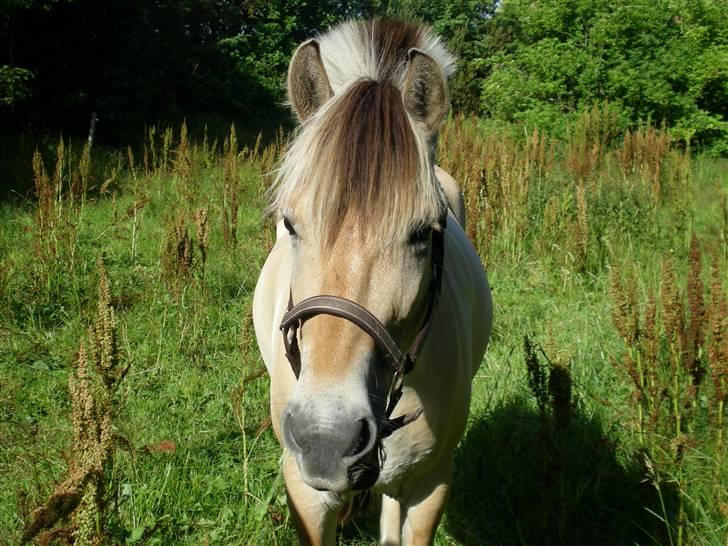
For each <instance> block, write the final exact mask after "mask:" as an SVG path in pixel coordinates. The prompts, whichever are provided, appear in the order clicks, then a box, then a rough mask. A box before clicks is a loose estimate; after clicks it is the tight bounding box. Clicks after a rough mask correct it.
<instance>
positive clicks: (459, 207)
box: [435, 165, 465, 229]
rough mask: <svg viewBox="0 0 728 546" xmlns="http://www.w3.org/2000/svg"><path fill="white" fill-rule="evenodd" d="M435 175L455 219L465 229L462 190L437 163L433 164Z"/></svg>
mask: <svg viewBox="0 0 728 546" xmlns="http://www.w3.org/2000/svg"><path fill="white" fill-rule="evenodd" d="M435 177H436V178H437V180H438V181H439V182H440V186H442V191H443V192H444V193H445V197H446V198H447V204H448V206H449V207H450V210H451V211H452V213H453V214H454V215H455V219H456V220H457V221H458V224H460V225H461V226H462V228H463V229H465V199H464V198H463V192H462V191H460V185H459V184H458V183H457V181H456V180H455V179H454V178H453V177H452V176H450V174H449V173H447V172H445V171H444V170H443V169H441V168H440V167H438V166H437V165H435Z"/></svg>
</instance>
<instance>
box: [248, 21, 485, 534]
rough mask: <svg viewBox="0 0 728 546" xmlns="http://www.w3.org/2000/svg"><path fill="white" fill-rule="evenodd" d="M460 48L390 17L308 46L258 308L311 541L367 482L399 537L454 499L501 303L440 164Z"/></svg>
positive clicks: (300, 525) (300, 523)
mask: <svg viewBox="0 0 728 546" xmlns="http://www.w3.org/2000/svg"><path fill="white" fill-rule="evenodd" d="M453 64H454V61H453V58H452V57H451V56H450V54H449V53H448V52H447V51H446V49H445V48H444V47H443V45H442V44H441V42H440V41H439V39H438V38H437V37H436V36H435V35H433V34H432V32H431V31H430V30H429V29H428V28H426V27H422V26H418V25H413V24H409V23H404V22H400V21H392V20H386V19H374V20H372V21H367V22H347V23H344V24H341V25H339V26H337V27H335V28H334V29H332V30H330V31H329V32H327V33H325V34H323V35H320V36H318V37H317V38H316V39H314V40H309V41H307V42H305V43H303V44H302V45H301V46H300V47H299V48H298V49H297V51H296V52H295V54H294V56H293V59H292V60H291V64H290V68H289V73H288V82H287V83H288V95H289V99H290V102H291V105H292V107H293V110H294V111H295V113H296V114H297V116H298V118H299V120H300V121H301V126H300V127H299V130H298V132H297V133H296V135H295V136H294V138H293V139H292V140H291V142H290V144H289V146H288V149H287V151H286V153H285V155H284V157H283V160H282V163H281V167H280V169H279V171H278V176H277V179H276V181H275V183H274V186H273V190H272V205H271V207H272V210H273V211H274V212H275V214H276V215H277V217H278V220H279V221H278V224H277V241H276V243H275V246H274V248H273V250H272V251H271V253H270V255H269V256H268V258H267V261H266V262H265V265H264V267H263V270H262V272H261V274H260V278H259V280H258V284H257V287H256V290H255V297H254V302H253V318H254V324H255V331H256V336H257V340H258V344H259V346H260V351H261V354H262V357H263V360H264V361H265V365H266V367H267V369H268V372H269V373H270V378H271V391H270V409H271V417H272V421H273V429H274V431H275V434H276V436H277V438H278V441H279V442H280V443H281V446H282V447H283V451H284V454H283V474H284V478H285V484H286V491H287V495H288V503H289V507H290V510H291V514H292V516H293V520H294V522H295V525H296V529H297V532H298V536H299V538H300V540H301V542H302V543H304V544H333V543H334V542H335V539H336V525H337V520H338V516H339V513H340V512H341V511H342V509H343V508H344V507H345V506H346V505H347V503H348V501H349V500H350V499H351V497H352V496H353V495H354V494H355V493H356V492H357V491H361V490H365V489H371V490H372V491H373V492H375V493H380V494H382V512H381V518H380V534H381V542H382V544H388V545H398V544H401V543H404V544H410V545H417V546H420V545H423V544H430V543H431V542H432V540H433V537H434V534H435V531H436V528H437V525H438V522H439V520H440V517H441V515H442V511H443V506H444V502H445V499H446V496H447V493H448V487H449V484H450V481H451V474H452V471H453V468H452V467H453V450H454V448H455V447H456V445H457V443H458V441H459V440H460V438H461V437H462V435H463V432H464V429H465V425H466V421H467V416H468V411H469V407H470V391H471V381H472V379H473V376H474V375H475V372H476V370H477V369H478V366H479V365H480V362H481V360H482V358H483V354H484V352H485V348H486V345H487V343H488V339H489V336H490V330H491V321H492V310H491V308H492V304H491V295H490V289H489V287H488V283H487V280H486V276H485V272H484V271H483V267H482V265H481V262H480V259H479V258H478V255H477V254H476V252H475V250H474V248H473V246H472V245H471V243H470V242H469V241H468V239H467V237H466V236H465V234H464V232H463V229H462V227H461V224H462V223H464V217H463V216H464V213H463V206H462V198H461V196H460V193H459V190H458V188H457V185H456V184H455V182H454V181H453V180H452V179H451V178H449V176H447V175H446V174H445V173H443V172H442V171H436V169H437V167H435V165H434V149H435V144H436V136H437V131H438V128H439V126H440V124H441V123H442V121H443V119H444V118H445V116H446V114H447V111H448V108H449V103H448V89H447V77H448V76H449V75H450V73H451V72H452V70H453ZM438 175H439V177H438ZM448 210H450V212H448Z"/></svg>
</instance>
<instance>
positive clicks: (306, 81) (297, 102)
mask: <svg viewBox="0 0 728 546" xmlns="http://www.w3.org/2000/svg"><path fill="white" fill-rule="evenodd" d="M333 94H334V93H333V91H332V90H331V85H330V84H329V78H328V76H327V75H326V69H325V68H324V63H323V61H321V51H320V50H319V44H318V42H317V41H316V40H309V41H308V42H304V43H303V44H301V45H300V46H299V47H298V49H297V50H296V52H295V53H294V54H293V58H292V59H291V65H290V66H289V67H288V100H290V102H291V105H292V106H293V110H294V111H295V112H296V115H297V116H298V119H299V120H300V121H302V122H303V121H306V120H307V119H308V118H309V117H311V116H312V115H313V114H314V113H315V112H316V110H318V109H319V108H320V107H321V105H322V104H323V103H325V102H326V101H327V100H328V99H329V98H330V97H331V95H333Z"/></svg>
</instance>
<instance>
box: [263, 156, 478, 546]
mask: <svg viewBox="0 0 728 546" xmlns="http://www.w3.org/2000/svg"><path fill="white" fill-rule="evenodd" d="M436 175H437V177H438V179H439V180H440V183H441V184H442V186H443V190H444V193H445V195H446V196H447V198H448V201H449V204H450V208H451V215H450V219H449V222H448V226H447V229H446V230H445V260H444V269H445V274H444V279H443V285H442V293H441V295H440V298H439V303H438V305H437V307H436V310H435V314H434V318H433V323H432V328H431V331H430V333H429V338H428V340H427V342H426V344H425V347H424V350H423V352H422V354H421V355H420V358H419V360H418V362H417V365H416V367H415V369H414V371H413V372H412V373H411V374H409V375H407V376H406V379H405V386H404V393H403V396H402V399H401V401H400V402H399V404H398V405H397V407H396V409H395V413H394V416H397V415H401V414H404V413H406V412H410V411H413V410H415V409H417V408H423V410H424V412H423V414H422V416H421V417H420V418H419V419H418V420H416V421H415V422H413V423H411V424H409V425H407V426H405V427H403V428H402V429H400V430H398V431H396V432H395V433H394V434H393V435H392V436H390V437H389V438H387V439H386V440H384V442H383V447H384V451H385V453H386V459H385V462H384V465H383V468H382V471H381V474H380V476H379V479H378V481H377V482H376V484H375V486H374V487H373V489H374V490H375V491H376V492H379V493H382V494H383V495H384V496H383V502H382V516H381V541H382V544H389V545H396V544H400V543H401V542H400V541H402V542H403V543H404V544H412V545H420V544H427V543H430V542H431V540H432V537H433V535H434V531H435V529H436V526H437V523H438V521H439V518H440V516H441V514H442V510H443V506H444V501H445V498H446V495H447V489H448V486H449V483H450V477H451V473H452V459H453V450H454V449H455V447H456V445H457V443H458V442H459V440H460V438H461V437H462V435H463V432H464V430H465V425H466V421H467V417H468V411H469V407H470V397H471V382H472V379H473V376H474V375H475V373H476V371H477V369H478V367H479V365H480V362H481V360H482V358H483V354H484V352H485V348H486V346H487V343H488V339H489V337H490V332H491V323H492V302H491V294H490V289H489V286H488V282H487V279H486V276H485V272H484V270H483V267H482V264H481V262H480V258H479V257H478V255H477V253H476V252H475V249H474V248H473V246H472V244H471V243H470V241H469V240H468V239H467V237H466V235H465V233H464V232H463V229H462V228H461V226H460V223H464V220H465V219H464V206H463V202H462V196H461V194H460V191H459V189H458V187H457V184H456V183H455V181H454V180H453V179H452V178H451V177H450V176H449V175H448V174H447V173H445V172H444V171H442V170H440V169H439V168H436ZM452 211H454V214H455V215H456V216H455V217H454V216H453V213H452ZM455 220H458V221H455ZM459 222H460V223H459ZM291 263H292V243H291V238H290V236H289V234H288V232H287V231H286V230H285V229H284V228H283V226H282V223H281V224H279V225H278V227H277V241H276V243H275V246H274V248H273V250H272V251H271V253H270V255H269V256H268V259H267V260H266V262H265V265H264V266H263V270H262V271H261V274H260V278H259V279H258V284H257V286H256V290H255V296H254V301H253V320H254V324H255V332H256V337H257V340H258V345H259V347H260V352H261V355H262V357H263V360H264V362H265V365H266V368H267V369H268V372H269V374H270V379H271V390H270V407H271V417H272V422H273V429H274V431H275V434H276V436H277V438H278V440H279V442H280V443H281V445H282V446H283V441H282V436H281V426H280V422H281V414H282V412H283V410H284V408H285V407H286V405H287V403H288V400H289V398H290V397H291V395H292V393H293V390H294V388H295V386H296V378H295V376H294V374H293V372H292V370H291V366H290V364H289V362H288V360H287V359H286V356H285V350H284V345H283V338H282V335H281V331H280V329H279V325H280V323H281V319H282V317H283V314H284V311H285V310H286V306H287V303H288V297H289V287H290V285H291V267H292V265H291ZM394 273H395V274H396V272H394ZM283 469H284V475H285V478H286V486H287V491H288V495H289V500H290V504H291V506H292V508H295V510H294V512H295V513H294V521H295V522H296V524H297V527H298V530H299V536H301V537H308V541H310V543H312V544H332V543H333V542H334V539H335V527H336V521H337V517H338V512H339V511H340V510H341V509H342V507H343V506H345V504H346V502H347V500H348V498H347V496H346V495H340V494H334V493H329V492H321V491H316V490H314V489H312V488H310V487H308V486H307V485H306V484H305V483H303V481H301V478H300V475H299V474H298V468H297V466H296V463H295V460H294V459H293V458H292V457H290V456H288V453H286V452H285V449H284V460H283ZM302 540H303V541H304V542H305V541H306V538H302Z"/></svg>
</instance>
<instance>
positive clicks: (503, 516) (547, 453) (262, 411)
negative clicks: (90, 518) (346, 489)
mask: <svg viewBox="0 0 728 546" xmlns="http://www.w3.org/2000/svg"><path fill="white" fill-rule="evenodd" d="M190 154H191V155H190V157H191V164H192V170H191V175H190V176H189V178H187V179H185V180H180V176H179V173H176V172H175V171H174V170H173V169H171V167H169V166H164V169H162V168H158V169H155V170H153V171H152V172H150V173H147V174H144V173H141V172H137V173H136V175H135V176H132V174H131V173H130V172H129V169H128V167H127V168H123V169H121V170H120V171H119V172H120V174H119V175H118V176H117V178H116V180H115V181H114V182H112V183H111V184H110V185H109V186H108V188H105V191H104V192H101V191H100V189H99V187H98V186H100V183H101V182H103V180H100V179H97V180H96V186H97V187H96V188H92V189H91V191H90V193H89V195H88V197H87V199H86V201H85V203H84V205H83V207H82V209H81V212H80V214H79V215H78V226H79V227H78V239H77V242H76V243H75V244H73V249H74V253H75V259H74V266H73V268H72V267H71V265H70V250H69V248H70V247H68V246H66V247H63V246H62V245H61V246H62V248H61V250H60V251H59V257H58V259H45V258H44V257H43V255H42V254H39V253H38V251H37V250H34V248H35V246H34V241H35V237H36V233H37V227H36V226H35V224H34V221H33V215H34V205H33V204H32V203H27V202H12V203H11V202H8V203H4V204H2V205H1V206H0V259H1V264H2V265H1V266H0V267H1V269H0V481H1V482H2V483H3V486H4V487H2V488H0V541H5V542H7V543H8V544H14V543H16V542H17V540H18V536H19V533H20V530H21V528H22V526H23V524H24V523H25V522H26V521H27V519H28V514H29V512H30V511H31V510H32V509H33V508H34V507H36V506H38V505H39V504H41V503H43V502H44V501H45V500H46V499H47V498H48V495H49V494H50V493H51V491H52V489H53V485H54V482H55V481H57V480H60V479H61V478H62V476H63V473H64V471H65V469H66V466H67V465H66V461H65V460H64V457H65V454H66V453H68V452H69V449H68V448H69V443H70V441H71V438H72V434H71V423H70V419H69V413H70V399H69V395H68V388H67V385H68V376H69V374H70V373H71V371H72V370H73V363H74V354H75V352H76V351H77V350H78V344H79V341H80V340H81V339H82V338H83V336H84V330H85V328H86V326H87V325H88V324H89V323H90V321H91V318H92V316H93V313H94V308H95V307H94V306H95V303H96V300H95V287H96V279H97V274H96V266H95V263H96V257H97V256H99V255H100V256H102V257H103V258H104V261H105V263H106V267H107V270H108V275H109V277H110V279H111V282H112V292H113V301H112V303H114V305H115V307H116V309H117V315H118V340H119V349H120V355H121V357H122V359H123V361H124V362H125V363H126V364H129V372H128V374H127V376H126V377H125V379H124V380H123V381H122V383H121V385H120V388H119V390H118V391H117V393H116V407H117V414H116V415H115V427H116V431H117V434H118V442H117V445H118V449H117V452H116V456H115V459H114V464H113V468H110V469H109V472H108V476H107V483H108V493H109V500H110V504H109V510H108V521H107V523H106V533H107V535H108V537H109V542H111V543H130V544H134V543H135V544H165V545H166V544H190V545H191V544H291V543H295V533H294V531H293V528H292V524H291V522H290V521H289V516H288V512H287V508H286V503H285V492H284V487H283V480H282V477H281V475H280V472H279V457H280V448H279V447H278V445H277V442H276V440H275V438H274V436H273V433H272V430H271V428H270V426H268V422H267V418H268V385H269V383H268V379H267V377H266V376H265V375H263V376H261V377H259V378H256V379H251V380H249V381H247V382H245V383H244V382H243V380H244V378H245V377H248V376H251V375H252V374H254V373H255V372H256V371H258V370H260V368H261V367H262V362H261V361H260V357H259V354H258V350H257V347H256V346H255V342H254V336H253V333H252V325H251V320H250V316H249V315H250V305H251V297H252V293H253V289H254V286H255V282H256V279H257V274H258V271H259V270H260V267H261V266H262V264H263V261H264V259H265V254H266V245H267V244H268V243H269V241H270V231H269V230H270V227H269V226H268V225H267V224H265V223H264V219H263V216H262V209H263V207H264V206H265V203H264V198H263V192H262V191H261V188H263V187H264V185H265V179H262V178H261V175H260V169H261V166H260V161H259V160H257V159H251V158H250V157H249V156H247V155H246V159H245V161H244V162H242V167H241V197H240V211H239V227H238V230H239V232H238V240H239V244H238V246H237V248H235V249H232V248H230V247H229V246H226V244H225V242H224V240H223V235H222V227H221V226H222V207H223V203H222V194H223V190H222V185H223V176H224V174H223V168H222V160H221V158H220V157H219V156H218V155H217V154H216V153H213V152H210V151H209V150H203V149H201V148H199V147H193V148H192V150H191V152H190ZM171 155H172V156H174V154H171ZM137 163H138V162H137ZM727 168H728V164H727V163H726V162H725V161H720V160H711V159H707V158H705V159H704V158H694V159H693V160H692V164H691V176H690V179H689V186H688V192H687V193H682V194H678V193H677V192H676V193H675V194H674V195H666V197H665V198H664V199H662V200H661V201H660V203H659V204H658V205H654V203H653V202H652V201H651V197H650V196H649V195H648V194H647V193H646V192H645V191H644V190H643V189H641V186H639V185H637V184H634V183H631V182H630V183H627V182H625V181H623V180H622V179H621V175H617V174H616V173H615V172H614V170H609V169H608V168H606V167H605V168H604V169H603V170H601V171H599V174H598V177H597V175H595V179H594V185H593V186H590V190H589V194H588V199H589V215H590V216H589V218H590V220H589V221H590V225H589V227H590V238H589V243H588V249H589V250H588V255H587V258H586V261H585V262H584V263H581V264H579V263H577V260H575V258H574V257H573V256H572V255H570V254H569V252H570V249H571V248H572V247H571V246H569V245H570V242H569V241H570V238H571V237H572V236H573V234H571V233H570V232H569V226H573V224H569V223H568V222H567V221H565V222H564V223H562V224H561V225H560V226H559V229H560V232H559V236H558V237H557V238H556V239H553V240H548V241H545V240H543V235H542V230H541V224H542V221H543V211H544V207H545V206H546V203H547V202H548V200H549V198H550V197H551V196H553V195H556V196H559V195H561V196H562V197H563V200H564V203H565V205H564V210H565V211H566V212H565V213H564V214H565V217H566V218H567V220H568V218H571V217H572V216H573V215H574V214H575V212H574V211H575V208H574V202H573V201H574V200H573V198H570V197H569V196H568V195H567V194H568V193H569V192H571V191H572V186H573V180H572V179H571V177H570V175H569V173H568V172H567V171H566V170H565V168H564V167H563V165H562V164H561V163H559V162H558V161H557V164H556V166H555V167H554V170H553V172H552V174H550V175H549V176H545V177H534V178H533V179H532V180H531V182H530V184H531V186H530V188H529V195H528V200H527V203H526V206H525V208H524V209H523V210H521V211H516V212H518V213H519V214H521V215H522V216H523V218H524V225H525V226H526V227H525V233H524V236H523V237H518V238H514V237H513V236H512V234H509V233H505V232H502V231H498V232H496V233H495V234H494V240H493V243H492V244H491V246H490V248H489V249H488V251H487V256H486V261H487V263H488V273H489V277H490V281H491V284H492V288H493V298H494V302H495V330H494V333H493V338H492V342H491V346H490V348H489V350H488V353H487V355H486V357H485V359H484V362H483V365H482V367H481V369H480V371H479V373H478V375H477V377H476V379H475V382H474V386H473V392H474V399H473V405H472V412H471V416H470V421H469V426H468V429H467V432H466V435H465V438H464V440H463V442H462V443H461V445H460V447H459V448H458V450H457V453H456V461H457V467H456V473H455V479H454V484H453V488H452V494H451V497H450V500H449V502H448V505H447V508H446V512H445V516H444V518H443V523H442V525H441V526H440V529H439V531H438V535H437V540H436V543H437V544H442V545H445V544H473V545H474V544H485V543H487V544H519V545H520V544H529V545H537V544H607V545H609V544H614V545H620V544H642V545H650V544H674V543H676V542H675V541H676V533H675V529H676V528H677V525H678V522H677V506H678V499H679V497H680V495H681V494H682V495H684V498H685V499H687V501H686V502H687V514H688V518H689V520H688V523H687V527H686V535H685V539H684V543H686V544H696V545H716V546H718V545H722V544H724V543H725V536H726V532H727V530H728V526H727V524H726V514H725V511H726V503H728V494H727V493H726V489H727V488H728V470H727V468H728V464H723V466H722V468H719V467H718V466H717V464H718V457H719V455H720V454H718V453H717V452H716V449H715V442H714V440H713V438H714V432H715V431H714V430H712V429H711V425H710V423H711V422H712V421H710V420H709V419H706V420H705V422H701V423H702V424H701V423H697V422H696V423H697V424H696V427H698V430H696V431H695V433H694V434H693V437H694V442H693V443H691V444H690V446H689V448H688V451H687V453H686V455H685V457H684V461H683V464H682V467H681V470H680V472H682V473H683V474H681V476H682V477H681V479H680V480H679V482H676V481H675V479H674V478H675V477H676V476H677V474H676V473H677V470H678V467H676V466H675V465H671V464H669V457H662V458H661V457H659V456H658V454H654V456H653V460H655V461H658V462H656V463H655V465H657V466H656V468H655V469H654V471H652V472H651V471H650V469H649V468H648V467H646V466H645V463H644V458H643V457H642V456H641V454H640V453H641V452H640V448H639V442H638V437H637V434H636V429H635V415H636V413H635V404H634V400H633V395H632V388H631V385H630V381H629V378H628V376H627V374H626V372H624V370H622V369H620V367H619V366H618V365H617V366H615V365H614V364H613V362H618V361H619V360H620V359H621V356H622V355H623V354H624V352H625V346H624V342H623V341H622V340H621V338H620V337H619V335H618V334H617V332H616V330H615V328H614V326H613V325H612V318H611V298H610V295H609V270H610V268H619V267H621V265H620V264H622V263H623V261H624V260H631V261H633V262H635V263H636V264H638V269H639V279H640V281H639V282H640V285H639V292H640V294H644V293H645V292H646V287H648V286H656V283H657V282H658V281H659V271H660V264H661V261H662V259H663V257H665V256H667V255H672V256H673V257H674V260H675V263H676V267H677V268H678V271H679V273H680V278H685V272H686V270H687V265H686V256H687V252H688V248H689V242H690V230H691V229H693V230H695V231H696V232H697V234H698V235H699V237H700V238H701V241H702V242H703V245H704V248H705V249H706V250H707V251H708V252H710V251H713V252H716V253H717V254H718V255H720V256H722V257H721V258H720V259H721V266H722V267H723V271H726V268H725V266H726V248H725V245H726V241H725V240H724V239H721V236H724V233H725V224H724V223H723V222H724V221H723V219H722V214H723V209H722V207H723V206H724V205H723V204H722V202H721V196H723V197H722V198H723V199H724V198H725V195H726V193H728V180H727V179H726V176H725V173H726V169H727ZM137 169H138V168H137ZM185 184H186V186H185V187H186V188H188V189H191V190H193V191H192V192H191V193H190V194H189V195H191V197H189V198H187V200H185V199H186V198H184V197H182V195H183V194H184V192H183V191H180V188H181V187H182V186H183V185H185ZM142 195H146V196H147V197H149V199H150V200H149V202H148V203H147V204H146V205H145V206H143V207H142V208H140V209H138V210H137V214H136V220H135V219H134V214H133V205H134V203H135V201H136V200H137V199H139V197H140V196H142ZM199 207H208V209H209V215H210V219H209V223H210V242H209V251H208V258H207V263H206V268H205V274H204V277H203V276H202V275H201V271H200V267H199V264H197V265H195V266H193V273H192V275H191V277H190V278H189V279H187V280H180V281H178V282H177V284H176V285H175V287H176V288H175V287H170V286H169V282H167V283H165V282H164V280H163V279H164V274H163V271H162V265H161V260H160V256H161V252H162V248H163V246H164V238H165V233H166V231H167V227H166V226H167V224H168V223H169V221H170V219H172V218H174V217H175V216H176V215H177V214H178V212H179V211H181V210H186V211H193V210H195V209H196V208H199ZM130 210H132V213H129V212H128V211H130ZM72 217H73V218H75V216H72ZM471 220H472V218H471ZM135 222H136V225H135ZM188 224H189V229H190V233H191V235H192V238H193V239H194V224H193V223H192V222H191V221H189V222H188ZM721 226H722V227H721ZM499 229H500V228H499ZM721 230H723V231H721ZM722 233H723V235H721V234H722ZM135 237H136V240H135V239H134V238H135ZM514 240H515V241H516V243H514ZM132 247H134V249H135V252H134V254H132ZM525 335H529V336H530V337H531V338H532V339H533V340H534V341H536V342H538V343H540V344H541V345H543V346H544V347H545V353H546V354H547V355H548V357H549V358H550V359H551V360H552V361H554V362H559V363H561V364H568V369H569V372H570V377H571V380H572V400H573V402H572V405H571V407H570V417H571V422H570V425H569V427H568V428H567V429H565V430H558V429H557V428H556V427H555V426H554V420H553V417H552V416H551V414H550V411H551V410H549V411H547V413H546V414H545V415H542V414H541V413H540V412H539V408H538V405H537V403H536V399H535V397H534V395H533V393H532V392H531V390H530V389H529V386H528V375H527V370H526V366H525V365H524V356H523V337H524V336H525ZM705 392H706V393H709V391H708V390H707V389H706V391H705ZM706 396H708V394H706ZM238 401H239V404H238V403H236V402H238ZM700 403H701V404H705V406H706V408H709V405H710V400H709V399H705V400H701V402H700ZM708 414H709V411H708V409H706V415H708ZM168 441H171V442H174V447H173V448H170V447H169V446H166V447H165V446H164V444H160V443H162V442H168ZM656 445H657V442H656ZM160 446H161V449H160ZM724 451H725V450H724ZM722 457H723V461H725V454H724V453H723V454H722ZM658 486H659V487H658ZM721 511H723V512H721ZM376 528H377V526H376V520H375V518H374V517H373V516H372V513H371V511H370V512H369V513H365V514H363V516H362V517H361V518H360V519H358V520H357V521H356V522H355V523H354V524H353V525H351V526H349V527H348V528H347V529H344V530H342V540H343V541H344V542H345V543H346V544H350V545H361V544H372V543H374V542H375V541H376V535H377V530H376Z"/></svg>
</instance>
